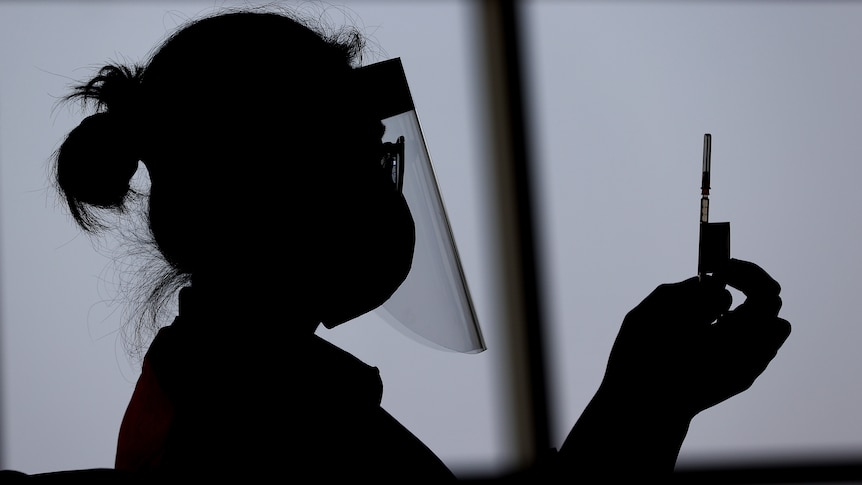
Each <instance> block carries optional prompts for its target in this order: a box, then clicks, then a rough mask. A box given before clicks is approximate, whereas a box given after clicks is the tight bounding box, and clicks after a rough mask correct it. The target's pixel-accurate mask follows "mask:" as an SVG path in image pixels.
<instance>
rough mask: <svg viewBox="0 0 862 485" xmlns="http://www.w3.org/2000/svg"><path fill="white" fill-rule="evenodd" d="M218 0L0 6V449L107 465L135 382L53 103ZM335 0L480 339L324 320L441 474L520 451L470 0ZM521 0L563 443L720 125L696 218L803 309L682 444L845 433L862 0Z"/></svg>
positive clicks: (690, 206)
mask: <svg viewBox="0 0 862 485" xmlns="http://www.w3.org/2000/svg"><path fill="white" fill-rule="evenodd" d="M243 3H245V2H243ZM233 4H236V2H233V3H232V2H217V3H214V2H207V1H194V2H168V1H165V2H155V1H153V2H149V1H148V2H115V3H112V4H108V3H107V2H77V1H69V2H59V1H58V2H31V3H25V2H0V66H2V72H0V290H2V291H0V305H2V306H0V323H2V340H0V344H2V355H0V356H2V369H0V370H2V391H3V395H2V397H3V400H2V406H3V407H2V411H3V419H2V428H0V432H2V439H3V441H2V446H3V449H2V455H0V458H2V462H0V466H2V467H3V468H11V469H17V470H22V471H26V472H41V471H52V470H59V469H70V468H89V467H105V466H111V465H112V463H113V455H114V446H115V441H116V433H117V428H118V426H119V421H120V419H121V417H122V413H123V412H124V410H125V406H126V403H127V401H128V399H129V396H130V394H131V391H132V387H133V385H134V382H135V379H136V377H137V363H136V362H135V361H133V360H131V359H129V358H128V357H127V356H126V355H125V354H124V353H123V352H124V350H123V346H122V344H121V342H120V341H119V340H118V338H119V334H118V332H117V331H118V329H119V328H120V326H121V325H122V322H123V305H122V302H116V303H113V302H112V299H114V298H115V297H117V296H118V293H117V286H116V283H117V281H118V280H119V279H120V278H124V277H125V276H124V275H121V274H119V273H118V270H117V266H116V264H115V263H121V264H122V262H123V259H122V255H116V254H112V253H111V252H110V251H108V250H101V251H97V250H95V249H94V242H93V241H91V240H89V239H88V238H86V237H82V236H80V235H79V234H78V232H77V230H76V229H75V227H74V226H73V225H72V223H71V220H70V219H69V218H68V216H67V215H66V214H65V212H64V210H63V209H62V207H61V206H60V205H59V204H58V201H57V199H56V197H55V196H54V195H53V193H52V192H51V189H50V186H49V184H48V167H49V164H48V163H49V158H50V156H51V153H52V151H53V150H54V149H56V147H57V146H58V144H59V142H60V141H61V140H62V137H63V136H64V135H65V133H67V132H68V131H69V130H70V129H71V128H72V127H74V126H75V125H76V124H77V122H78V121H80V119H81V118H82V115H81V114H80V113H78V112H76V111H75V110H73V109H69V107H59V108H58V107H57V105H56V99H57V97H59V96H62V95H63V94H65V93H66V92H67V87H68V84H69V83H70V82H72V81H80V80H83V79H86V78H87V76H89V75H91V74H92V72H93V71H92V69H94V68H98V67H99V66H101V65H102V64H103V63H105V62H107V61H111V60H128V61H131V62H134V61H140V60H143V59H145V57H146V55H147V54H148V52H149V50H150V49H151V48H152V47H153V46H155V45H156V44H157V43H158V42H159V41H160V40H161V39H163V38H164V36H165V35H166V34H167V33H169V32H170V31H171V30H172V29H173V28H174V27H175V26H177V25H178V24H180V23H182V22H183V21H184V20H185V19H187V18H190V17H194V16H195V15H197V14H198V13H209V12H211V11H212V8H213V7H215V6H218V5H233ZM288 4H290V5H292V4H295V2H289V3H288ZM346 4H347V7H346V8H345V7H333V8H330V9H329V13H328V15H330V16H331V18H332V20H333V22H334V23H336V24H337V23H340V22H342V21H344V20H345V18H344V16H345V15H347V16H348V17H349V19H350V21H351V22H354V23H357V24H359V25H360V26H361V27H362V28H363V29H364V30H365V31H366V32H367V34H369V35H370V36H372V38H373V40H374V41H375V43H376V45H375V46H374V47H373V51H374V53H375V55H376V58H373V59H369V60H370V61H373V60H379V59H382V58H389V57H401V58H402V61H403V63H404V66H405V70H406V73H407V77H408V80H409V81H410V84H411V89H412V91H413V95H414V100H415V103H416V106H417V109H418V112H419V116H420V119H421V121H422V125H423V129H424V132H425V135H426V139H427V141H428V145H429V149H430V151H431V154H432V157H433V161H434V164H435V168H436V169H437V175H438V177H439V183H440V187H441V190H442V193H443V196H444V199H445V201H446V205H447V208H448V209H449V216H450V219H451V222H452V225H453V228H454V231H455V237H456V240H457V242H458V247H459V251H460V253H461V257H462V262H463V264H464V267H465V271H466V273H467V278H468V281H469V283H470V287H471V290H472V292H473V296H474V300H475V303H476V307H477V312H478V314H479V318H480V320H481V323H482V326H483V329H484V331H485V337H486V339H487V341H488V345H489V350H488V351H486V352H485V353H483V354H479V355H460V354H451V353H444V352H439V351H436V350H433V349H429V348H426V347H423V346H421V345H419V344H417V343H415V342H413V341H411V340H408V339H406V338H404V337H403V336H402V335H401V334H400V333H398V332H397V331H395V330H393V329H392V328H390V327H388V326H386V324H383V323H382V322H380V321H379V320H377V319H376V318H375V317H374V316H373V315H370V316H368V317H363V318H360V319H358V320H357V321H356V322H354V323H351V324H349V325H345V326H342V327H339V328H338V329H336V330H334V331H328V332H323V333H322V335H324V336H325V337H326V338H329V339H331V340H333V341H335V342H336V343H338V344H339V345H342V346H343V347H345V348H347V349H348V350H350V351H351V352H353V353H355V354H356V355H357V356H359V357H360V358H362V359H363V360H365V361H366V362H369V363H371V364H373V365H376V366H378V367H380V369H381V373H382V376H383V379H384V382H385V384H386V386H385V393H384V406H386V407H387V409H389V410H390V411H391V412H392V413H393V414H395V415H396V416H397V417H398V418H399V419H401V420H402V421H403V422H404V423H405V424H406V425H407V426H408V427H410V428H411V429H412V430H414V432H415V433H416V434H418V435H419V436H420V437H421V438H422V439H423V440H425V441H426V442H427V443H428V444H429V446H431V447H432V449H434V450H435V451H436V452H438V453H439V454H440V456H441V457H442V458H443V459H444V460H445V461H447V462H448V463H449V464H451V465H452V466H453V467H454V468H455V469H456V470H457V471H459V472H466V471H469V470H472V469H473V468H475V467H481V468H489V467H490V468H494V467H498V466H501V465H502V464H505V463H507V462H508V460H509V459H510V458H511V456H512V455H511V453H512V449H513V447H512V446H511V443H510V442H509V436H510V435H509V434H508V432H507V431H506V429H505V421H504V418H505V417H506V413H505V409H506V408H505V405H504V403H505V393H504V389H505V388H504V387H503V386H502V385H501V383H502V382H503V381H504V380H505V376H504V375H502V373H501V372H500V371H498V369H503V368H504V366H503V361H504V359H505V358H506V356H505V355H503V353H502V350H501V348H502V344H501V340H502V338H503V337H502V332H501V329H500V326H499V324H498V320H499V319H498V318H497V317H496V315H497V312H498V310H497V302H496V300H495V295H496V294H497V292H498V290H497V288H496V286H495V283H494V282H495V281H496V278H497V277H498V275H497V274H496V272H495V271H494V267H495V262H494V259H493V251H494V241H493V232H492V231H491V229H492V227H491V225H490V224H489V222H488V221H490V220H491V218H492V217H493V216H492V213H491V212H490V210H489V208H488V207H487V206H486V200H487V198H488V197H487V194H486V190H487V187H486V182H485V180H486V179H485V177H484V175H483V174H484V173H485V167H486V164H487V163H489V161H488V160H486V158H485V153H486V152H487V150H486V146H485V142H484V141H483V139H482V135H483V134H484V128H483V125H482V123H484V122H485V120H484V119H483V118H482V116H481V113H480V111H479V110H480V108H481V99H482V98H481V96H482V94H483V93H482V90H481V87H480V86H479V85H478V84H477V83H478V79H479V78H478V77H477V75H478V72H477V71H476V67H477V66H479V65H481V64H480V62H479V61H478V60H477V59H476V57H475V55H476V54H477V50H476V45H475V41H476V38H475V36H474V34H475V31H476V22H475V19H474V18H473V16H472V14H473V7H474V4H473V3H472V2H469V1H466V0H464V1H455V0H449V1H430V0H428V1H418V0H417V1H410V2H397V3H396V2H385V1H380V2H371V1H350V2H346ZM302 5H305V7H303V8H305V9H306V10H305V11H309V12H319V11H320V10H321V9H320V8H317V7H313V5H315V4H307V3H303V4H302ZM309 5H310V6H309ZM526 7H527V8H526V9H525V13H526V14H528V15H527V16H526V18H525V21H526V22H525V28H526V32H525V33H526V34H528V36H527V40H528V43H527V49H526V50H525V58H526V59H525V60H526V62H527V66H528V67H529V68H530V69H529V72H530V83H529V86H530V87H531V93H532V94H533V97H532V98H531V110H532V111H531V124H530V126H531V127H532V128H533V130H534V131H533V132H532V135H533V138H532V139H533V142H534V143H533V145H534V147H535V148H536V153H535V154H534V155H535V156H534V162H535V163H536V167H537V173H536V177H537V188H538V190H537V194H536V196H537V198H538V200H537V205H538V207H537V209H538V210H539V212H540V216H541V220H542V221H543V222H544V225H543V232H542V233H541V234H540V236H541V237H540V240H541V241H542V242H543V246H542V249H543V251H542V254H541V259H542V261H544V262H545V263H546V266H545V267H544V271H543V274H544V276H545V277H546V279H545V283H544V288H545V289H546V293H545V295H544V296H545V302H546V304H547V316H548V322H547V323H548V325H549V327H550V328H549V330H548V332H549V335H548V337H549V338H548V340H549V342H550V343H551V344H550V345H549V346H548V348H547V352H548V359H549V362H550V364H551V365H550V367H551V378H552V387H553V389H554V391H555V392H554V401H553V410H554V419H553V421H554V423H553V424H554V441H555V444H559V443H560V442H561V441H562V439H563V437H564V436H565V433H566V432H567V430H568V428H569V427H570V426H571V424H572V423H573V422H574V420H575V419H576V418H577V416H578V415H579V414H580V412H581V410H582V409H583V407H584V406H585V405H586V403H587V401H588V400H589V398H590V396H591V394H592V392H593V391H594V390H595V388H596V386H597V385H598V383H599V380H600V379H601V375H602V371H603V367H604V364H605V360H606V358H607V354H608V351H609V350H610V346H611V344H612V342H613V338H614V336H615V334H616V331H617V329H618V327H619V323H620V322H621V320H622V318H623V316H624V315H625V313H626V312H627V311H628V310H629V309H630V308H631V307H632V306H634V305H635V304H637V303H638V302H639V301H640V300H641V299H642V298H643V297H644V296H646V295H647V294H648V293H649V292H650V291H651V290H652V289H653V288H654V287H655V286H656V285H658V284H659V283H662V282H671V281H679V280H682V279H684V278H687V277H689V276H692V275H693V274H694V271H695V267H696V260H697V252H696V249H697V222H696V221H697V214H698V212H697V211H698V204H699V185H700V161H701V154H702V152H701V150H702V141H703V134H704V133H706V132H710V133H712V135H713V153H712V159H713V177H712V187H713V190H712V197H711V198H712V206H711V216H712V217H711V218H712V220H715V221H731V235H732V253H733V255H734V256H735V257H739V258H743V259H749V260H752V261H755V262H757V263H759V264H761V265H762V266H763V267H764V268H766V269H767V270H768V271H770V272H771V273H772V274H773V276H775V278H776V279H778V280H779V282H780V283H781V284H782V286H783V288H784V291H783V297H784V303H785V304H784V309H783V311H782V313H783V316H784V317H785V318H787V319H788V320H790V321H791V323H792V324H793V326H794V327H793V334H792V335H791V337H790V339H789V340H788V341H787V343H786V344H785V346H784V348H783V349H782V351H781V352H780V353H779V355H778V357H777V358H776V359H775V361H774V362H773V364H772V366H771V367H770V368H769V369H768V370H767V371H766V373H765V374H764V375H763V376H762V377H761V378H760V379H759V380H758V381H757V382H756V383H755V385H754V387H753V388H752V389H750V390H749V391H748V392H746V393H744V394H742V395H739V396H736V397H735V398H733V399H731V400H729V401H727V402H725V403H723V404H721V405H719V406H717V407H715V408H713V409H710V410H708V411H706V412H704V413H702V414H701V415H700V416H698V417H697V418H696V419H695V421H694V423H693V425H692V428H691V431H690V433H689V436H688V438H687V440H686V442H685V444H684V446H683V450H682V454H681V463H693V462H696V461H698V460H708V459H716V460H717V459H723V458H727V457H730V458H733V459H742V458H758V457H763V456H767V455H770V454H787V453H803V454H809V455H810V454H812V453H815V452H818V453H836V452H851V451H853V450H855V449H859V446H860V445H862V419H859V418H860V416H859V413H860V409H862V406H860V404H862V386H860V385H859V383H858V382H857V374H858V372H859V371H860V370H862V356H860V353H859V352H858V350H857V348H858V344H859V342H860V340H862V327H860V325H859V322H858V321H859V319H858V318H857V309H856V307H855V304H856V302H857V300H856V293H857V292H858V290H859V288H860V285H859V283H857V278H856V276H857V274H858V273H859V265H860V264H859V257H858V256H857V247H858V243H857V241H858V240H859V224H858V220H857V216H856V209H857V208H858V207H859V206H860V202H862V201H860V200H859V197H860V191H859V190H857V187H856V183H857V181H858V180H859V178H860V176H862V173H860V171H862V164H860V163H859V156H858V150H857V144H858V143H857V141H856V134H857V133H859V132H860V128H862V114H860V113H862V109H860V108H862V106H860V105H862V97H860V96H859V95H857V93H856V91H857V90H858V89H859V86H862V59H860V57H859V55H858V54H857V51H858V46H859V45H862V32H860V29H858V25H860V24H862V5H857V4H855V3H852V2H834V3H833V2H813V1H812V2H789V1H788V2H778V1H764V2H725V3H721V2H634V1H628V2H626V1H620V2H614V1H611V2H586V1H569V2H554V1H538V0H536V1H532V2H526ZM309 8H310V9H311V10H308V9H309ZM378 58H379V59H378ZM95 244H96V245H97V246H98V245H100V242H99V241H96V242H95ZM102 247H103V246H102ZM657 398H660V397H657Z"/></svg>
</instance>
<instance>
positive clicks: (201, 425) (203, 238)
mask: <svg viewBox="0 0 862 485" xmlns="http://www.w3.org/2000/svg"><path fill="white" fill-rule="evenodd" d="M362 48H363V38H362V37H361V36H360V35H359V34H358V33H356V32H354V31H352V30H349V29H348V30H342V31H338V32H335V33H334V34H327V33H325V32H323V31H322V30H318V29H316V28H314V27H311V26H308V25H305V24H304V23H302V22H299V21H297V20H294V19H292V18H291V17H289V16H286V15H282V14H278V13H273V12H269V13H265V12H259V13H252V12H245V13H243V12H228V13H224V14H220V15H214V16H211V17H207V18H203V19H199V20H197V21H194V22H191V23H189V24H188V25H186V26H185V27H183V28H182V29H180V30H179V31H178V32H176V33H175V34H174V35H173V36H172V37H170V38H168V39H167V40H166V41H165V42H164V43H163V44H162V45H161V46H160V47H159V49H158V50H157V51H155V53H154V54H153V55H152V57H151V59H149V62H147V63H146V64H145V65H141V66H138V65H131V66H122V65H108V66H106V67H104V68H103V69H102V70H101V71H100V72H99V73H98V75H97V76H96V77H94V78H93V79H92V80H90V81H89V82H87V83H86V84H84V85H81V86H79V87H78V88H77V89H76V90H75V91H74V92H73V93H72V95H71V96H70V98H71V99H75V100H81V101H84V102H85V103H89V104H90V105H91V106H93V107H94V108H95V110H94V114H92V115H90V116H88V117H87V118H85V119H84V120H83V121H82V122H81V124H80V125H79V126H78V127H76V128H75V129H74V130H72V132H71V133H70V134H69V136H68V138H67V139H66V140H65V142H64V143H63V145H62V147H61V148H60V150H59V153H58V157H57V164H56V180H57V183H58V187H59V189H60V191H61V193H62V194H63V196H64V197H65V199H66V200H67V201H68V206H69V208H70V210H71V214H72V216H73V217H74V219H75V221H76V222H77V223H78V224H79V225H80V226H81V228H83V230H85V231H88V232H98V231H100V230H102V229H105V228H106V227H109V226H111V225H112V224H113V223H114V222H116V220H117V219H116V215H117V214H120V215H121V216H122V215H124V214H127V215H129V216H133V215H134V214H135V211H134V210H133V207H136V203H137V202H139V201H141V200H144V201H145V202H146V203H145V205H144V206H143V207H145V208H146V213H145V217H144V218H143V223H144V224H145V225H146V227H147V229H148V233H149V235H150V236H151V241H152V244H153V245H154V247H155V248H156V249H157V250H158V252H159V253H160V254H161V256H162V257H163V258H164V260H165V261H166V262H167V267H168V271H166V272H165V273H164V274H162V275H161V276H160V277H158V278H155V281H154V282H153V283H152V286H151V290H152V291H151V299H150V304H151V307H152V308H153V309H154V313H155V314H157V313H158V311H157V310H158V308H159V307H160V305H162V304H164V303H165V302H166V301H168V300H169V299H170V298H171V296H172V295H174V294H175V291H176V290H179V291H180V293H179V314H178V316H177V317H176V319H175V320H174V321H173V323H171V324H170V325H167V326H164V327H163V328H161V329H160V330H159V331H158V333H157V335H156V336H155V338H154V339H153V341H152V343H151V344H150V345H149V348H148V351H147V353H146V356H145V359H144V360H143V367H142V373H141V375H140V379H139V381H138V383H137V387H136V389H135V391H134V394H133V396H132V399H131V402H130V403H129V406H128V409H127V411H126V414H125V417H124V420H123V423H122V426H121V429H120V433H119V442H118V448H117V456H116V470H115V471H101V472H102V474H99V475H98V476H99V477H102V476H105V475H104V473H108V474H109V475H108V476H110V477H112V478H113V479H119V478H121V477H122V478H128V479H132V478H133V477H156V478H164V477H172V478H178V477H196V478H206V479H212V478H242V479H249V478H252V479H253V478H263V477H275V478H277V479H279V480H281V479H289V478H291V477H309V478H313V479H314V480H325V479H350V480H366V479H370V480H384V479H385V480H404V481H407V480H409V481H410V482H413V481H445V480H452V479H454V478H455V476H454V475H453V474H452V472H450V470H449V469H448V468H447V467H446V466H445V465H444V464H443V463H442V461H441V460H440V459H439V458H438V457H436V456H435V455H434V453H432V452H431V451H430V450H429V449H428V448H427V447H426V446H425V445H424V444H423V443H421V442H420V441H419V440H418V439H417V438H416V437H415V436H414V435H413V434H411V433H410V432H409V431H408V430H407V429H405V428H404V427H403V426H402V425H401V424H400V423H398V422H397V421H396V420H395V419H394V418H393V417H392V416H390V415H389V414H388V413H387V412H386V411H385V410H384V409H383V408H382V407H381V406H380V402H381V393H382V383H381V381H380V377H379V374H378V372H377V369H376V368H374V367H371V366H369V365H367V364H365V363H363V362H361V361H359V360H358V359H356V358H355V357H353V356H352V355H350V354H348V353H346V352H344V351H342V350H340V349H338V348H336V347H335V346H333V345H332V344H330V343H328V342H326V341H325V340H323V339H321V338H319V337H318V336H316V335H315V331H316V330H317V328H318V326H319V325H321V324H323V325H325V326H326V327H333V326H336V325H339V324H341V323H343V322H347V321H349V320H351V319H353V318H354V317H357V316H359V315H362V314H364V313H366V312H368V311H370V310H372V309H374V308H376V307H378V306H379V305H381V304H382V303H383V302H384V301H386V300H387V298H388V297H389V296H390V295H391V294H392V293H393V292H394V291H395V290H396V289H397V288H398V286H399V284H400V283H401V282H402V281H403V280H404V278H405V277H406V275H407V273H408V271H409V270H410V267H411V259H412V254H413V244H414V223H413V219H412V217H411V214H410V211H409V209H408V206H407V204H406V203H405V200H404V198H403V197H402V195H401V193H400V192H399V191H398V190H394V189H393V186H392V180H391V177H390V174H388V173H386V171H385V170H382V169H381V167H380V163H379V162H380V159H381V150H382V142H381V136H382V135H383V130H384V127H383V125H382V124H381V122H380V120H379V119H375V118H374V117H373V116H371V115H370V113H369V110H368V109H367V108H368V107H367V106H366V105H364V103H365V102H366V101H365V98H364V97H363V93H362V92H360V91H359V90H358V88H357V83H356V82H355V77H354V72H355V68H356V67H358V66H359V64H360V59H359V54H360V53H361V51H362ZM139 162H141V163H142V165H139ZM138 171H141V172H140V173H143V174H146V176H147V177H148V178H149V186H148V188H147V189H146V190H144V191H141V190H134V189H130V180H131V178H132V177H133V175H134V174H136V173H139V172H138ZM142 192H143V193H142ZM142 198H143V199H142ZM725 284H730V285H732V286H735V287H737V288H740V289H741V290H743V291H744V292H745V293H746V294H747V295H748V297H749V298H748V299H747V301H746V302H745V303H743V304H742V305H741V306H740V307H738V308H737V309H736V310H734V311H729V308H730V305H731V301H730V294H729V292H728V291H727V290H726V289H725ZM778 294H779V287H778V284H777V283H775V282H774V281H773V280H772V278H770V277H769V276H768V275H767V274H766V273H764V272H763V271H762V270H761V269H760V268H759V267H757V266H756V265H754V264H752V263H747V262H743V261H736V260H732V261H731V262H730V263H728V265H727V267H726V268H725V269H724V271H723V272H720V274H718V275H716V277H714V278H708V279H706V280H705V281H703V282H699V281H698V280H697V279H696V278H692V279H689V280H686V281H683V282H681V283H676V284H670V285H662V286H660V287H659V288H658V289H657V290H656V291H655V292H653V293H652V294H651V295H650V296H648V297H647V298H646V299H645V300H644V301H643V302H642V303H641V304H640V305H638V306H637V307H636V308H635V309H634V310H632V311H631V312H630V313H629V314H628V316H627V317H626V319H625V322H624V323H623V326H622V329H621V331H620V334H619V337H618V339H617V342H616V344H615V346H614V349H613V352H612V354H611V358H610V361H609V365H608V368H607V374H606V376H605V379H604V381H603V383H602V385H601V388H600V389H599V391H598V392H597V393H596V397H595V398H594V399H593V401H592V402H591V404H590V405H589V407H588V408H587V410H586V411H585V413H584V414H583V416H582V417H581V419H580V420H579V422H578V423H577V424H576V426H575V427H573V429H572V431H571V433H570V435H569V437H568V439H567V440H566V441H565V443H563V444H562V445H561V446H560V447H559V448H560V449H559V452H556V453H551V455H553V456H549V458H548V459H546V460H542V461H541V462H540V465H539V466H537V467H536V469H532V470H523V471H520V473H524V474H526V475H528V476H531V477H533V478H540V477H544V478H560V479H568V478H571V479H583V480H586V479H587V478H589V479H592V480H596V479H597V478H599V477H606V478H607V479H608V480H612V479H617V478H620V477H622V476H625V474H628V473H634V474H636V475H637V476H638V477H640V478H644V479H646V478H650V477H652V478H655V477H659V478H660V477H662V476H663V475H667V474H669V473H671V471H672V470H673V466H674V462H675V460H676V456H677V453H678V451H679V448H680V445H681V443H682V441H683V439H684V437H685V434H686V431H687V429H688V424H689V422H690V420H691V419H692V418H693V417H694V416H695V415H696V414H697V413H698V412H699V411H701V410H703V409H705V408H707V407H709V406H712V405H713V404H715V403H718V402H720V401H722V400H724V399H726V398H728V397H730V396H732V395H734V394H736V393H738V392H741V391H742V390H744V389H746V388H747V387H748V386H749V385H751V383H752V382H753V380H754V379H755V378H756V377H757V376H758V375H759V374H760V373H761V372H762V371H763V369H764V368H765V367H766V365H767V364H768V362H769V361H770V360H771V359H772V357H773V356H774V354H775V352H776V351H777V350H778V348H779V347H780V346H781V344H782V343H783V341H784V339H785V338H786V337H787V335H788V334H789V331H790V327H789V324H788V323H787V322H786V321H784V320H782V319H780V318H778V316H777V314H778V310H779V309H780V306H781V300H780V298H779V296H778ZM717 318H718V322H717V323H715V324H713V322H714V321H715V320H716V319H717ZM87 472H88V471H83V472H82V473H87ZM89 472H91V473H92V474H93V476H96V474H97V473H98V472H100V471H96V470H93V471H89ZM49 475H51V474H49ZM517 475H518V474H515V476H517ZM64 476H70V475H69V474H63V473H60V474H56V475H54V476H53V478H57V479H59V478H61V477H64ZM20 478H21V479H25V478H24V477H23V476H21V477H20ZM28 478H33V479H35V478H36V476H30V477H28ZM42 478H48V477H46V476H42ZM493 478H497V479H504V478H512V477H492V478H489V479H493ZM375 483H380V482H379V481H378V482H375ZM401 483H404V482H401Z"/></svg>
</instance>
